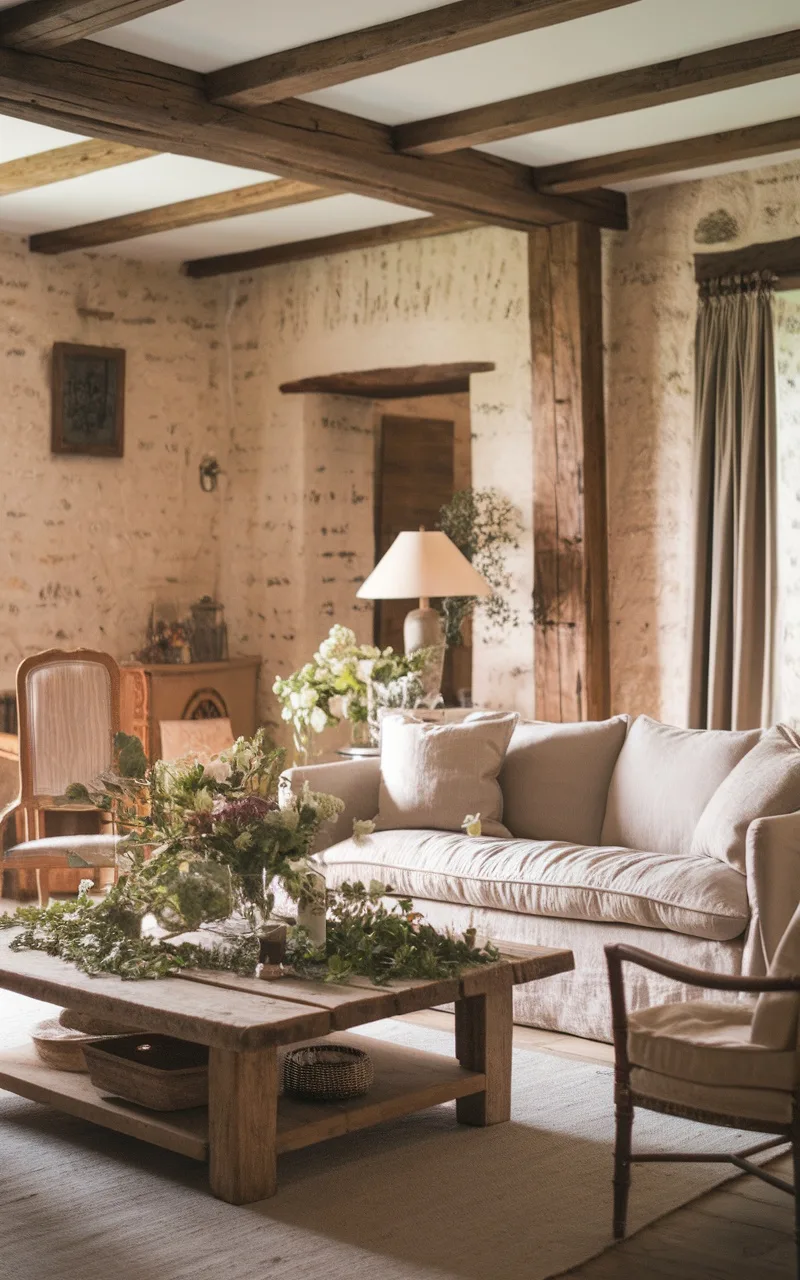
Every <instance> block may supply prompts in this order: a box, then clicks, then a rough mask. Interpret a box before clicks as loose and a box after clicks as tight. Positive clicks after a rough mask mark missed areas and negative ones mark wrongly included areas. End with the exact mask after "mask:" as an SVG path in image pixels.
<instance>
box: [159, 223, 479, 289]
mask: <svg viewBox="0 0 800 1280" xmlns="http://www.w3.org/2000/svg"><path fill="white" fill-rule="evenodd" d="M479 225H480V224H479V223H475V222H459V221H457V220H456V219H453V218H450V219H448V218H414V219H413V220H411V221H408V222H392V223H390V224H389V225H388V226H383V227H368V228H366V230H364V231H342V232H340V233H339V234H337V235H333V236H318V237H316V238H315V239H313V240H297V241H295V243H294V244H275V245H270V246H269V247H267V248H265V249H249V250H246V251H245V252H244V253H225V254H221V255H220V256H218V257H213V258H195V259H194V261H192V262H184V264H183V270H184V273H185V274H186V275H187V276H194V277H196V278H199V277H203V276H221V275H231V274H239V272H242V271H254V270H256V269H257V268H259V267H274V266H276V265H278V264H280V263H284V262H302V261H304V260H307V259H309V258H323V257H326V256H327V255H328V254H332V253H347V252H349V251H350V250H352V249H374V248H376V247H379V246H381V245H386V244H398V243H399V242H400V241H402V240H427V239H431V238H432V237H434V236H447V235H453V234H454V233H455V232H458V231H471V230H473V228H474V227H476V226H479Z"/></svg>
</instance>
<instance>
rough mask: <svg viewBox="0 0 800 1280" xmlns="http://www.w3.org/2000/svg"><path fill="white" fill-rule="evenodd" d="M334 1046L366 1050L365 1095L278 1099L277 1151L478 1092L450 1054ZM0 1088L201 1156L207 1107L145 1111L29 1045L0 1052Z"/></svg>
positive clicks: (473, 1076)
mask: <svg viewBox="0 0 800 1280" xmlns="http://www.w3.org/2000/svg"><path fill="white" fill-rule="evenodd" d="M326 1038H327V1039H331V1040H335V1041H336V1043H337V1044H352V1045H354V1046H355V1047H356V1048H359V1049H366V1050H367V1051H368V1053H369V1054H370V1056H371V1058H372V1060H373V1063H374V1066H375V1081H374V1084H373V1086H372V1088H371V1089H370V1091H369V1093H368V1094H366V1095H365V1096H364V1097H363V1098H353V1099H351V1100H350V1101H348V1102H340V1103H326V1102H303V1101H300V1100H298V1099H295V1098H287V1097H283V1096H282V1097H280V1098H279V1099H278V1128H277V1151H278V1154H279V1155H280V1154H282V1153H283V1152H285V1151H296V1150H298V1149H299V1148H300V1147H307V1146H311V1145H312V1144H313V1143H316V1142H323V1141H324V1140H325V1139H326V1138H337V1137H341V1136H342V1134H345V1133H353V1132H354V1131H355V1130H357V1129H364V1128H367V1127H368V1126H370V1125H374V1124H380V1123H381V1121H383V1120H393V1119H396V1118H397V1117H398V1116H403V1115H409V1114H410V1113H412V1112H414V1111H424V1110H425V1109H426V1108H427V1107H432V1106H436V1105H437V1104H438V1103H441V1102H452V1101H453V1100H454V1099H457V1098H466V1097H468V1096H470V1095H471V1094H475V1093H482V1092H483V1091H484V1090H485V1088H486V1076H485V1075H483V1074H482V1073H481V1072H478V1071H468V1070H466V1069H465V1068H464V1067H461V1066H459V1064H458V1061H457V1060H456V1059H455V1058H447V1057H444V1056H442V1055H441V1054H435V1053H426V1052H424V1051H422V1050H419V1049H408V1048H405V1047H403V1046H400V1045H394V1044H387V1043H386V1042H385V1041H382V1040H373V1039H370V1038H369V1037H367V1036H361V1035H344V1034H337V1035H334V1036H330V1037H320V1038H318V1039H316V1040H315V1041H314V1043H315V1044H317V1043H320V1040H324V1039H326ZM0 1089H7V1090H8V1091H9V1092H10V1093H16V1094H19V1095H21V1096H22V1097H23V1098H29V1099H30V1100H31V1101H32V1102H42V1103H45V1104H46V1105H48V1106H51V1107H55V1108H56V1109H57V1110H60V1111H65V1112H67V1113H68V1114H69V1115H73V1116H78V1117H80V1118H81V1119H82V1120H90V1121H92V1123H94V1124H99V1125H103V1126H104V1127H105V1128H106V1129H113V1130H115V1131H116V1132H117V1133H124V1134H127V1135H128V1136H129V1137H132V1138H139V1139H141V1140H142V1141H144V1142H149V1143H152V1144H153V1145H155V1146H157V1147H165V1148H166V1149H167V1150H168V1151H176V1152H178V1153H179V1154H180V1155H184V1156H189V1157H190V1158H191V1159H193V1160H207V1159H208V1156H209V1145H208V1112H207V1109H206V1108H205V1107H197V1108H194V1109H192V1110H190V1111H170V1112H158V1111H148V1110H146V1109H145V1108H144V1107H138V1106H135V1105H134V1104H133V1103H127V1102H123V1101H122V1100H121V1099H119V1098H107V1097H104V1096H103V1095H102V1094H101V1093H99V1092H98V1091H97V1089H95V1087H94V1085H93V1084H92V1083H91V1081H90V1080H89V1077H88V1075H81V1074H77V1073H73V1072H68V1071H55V1070H54V1069H53V1068H52V1067H47V1066H45V1064H44V1063H43V1062H42V1061H41V1060H40V1059H39V1058H38V1057H37V1055H36V1051H35V1050H34V1048H33V1047H32V1046H28V1045H25V1046H22V1047H21V1048H18V1049H10V1050H6V1051H4V1052H2V1053H0Z"/></svg>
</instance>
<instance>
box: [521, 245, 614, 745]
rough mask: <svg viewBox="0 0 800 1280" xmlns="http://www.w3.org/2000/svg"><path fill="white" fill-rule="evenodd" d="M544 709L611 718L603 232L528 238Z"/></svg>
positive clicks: (538, 655)
mask: <svg viewBox="0 0 800 1280" xmlns="http://www.w3.org/2000/svg"><path fill="white" fill-rule="evenodd" d="M529 241H530V318H531V345H532V364H533V432H534V469H535V471H534V515H533V539H534V628H535V649H536V652H535V669H536V716H537V719H539V720H593V719H601V718H602V717H604V716H607V715H608V714H609V706H610V691H609V657H608V533H607V524H606V463H605V415H604V406H603V333H602V277H601V258H600V230H599V228H598V227H592V226H589V225H587V224H586V223H561V224H558V225H556V226H551V227H541V228H538V229H537V230H535V231H532V232H531V233H530V237H529Z"/></svg>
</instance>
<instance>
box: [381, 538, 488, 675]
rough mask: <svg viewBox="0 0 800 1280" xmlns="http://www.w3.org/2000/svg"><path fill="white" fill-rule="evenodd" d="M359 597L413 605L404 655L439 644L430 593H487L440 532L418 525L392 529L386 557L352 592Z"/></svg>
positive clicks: (439, 630) (438, 619)
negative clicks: (415, 604)
mask: <svg viewBox="0 0 800 1280" xmlns="http://www.w3.org/2000/svg"><path fill="white" fill-rule="evenodd" d="M356 594H357V595H358V596H359V597H360V598H361V599H362V600H409V599H411V598H413V597H414V596H416V597H417V598H418V600H419V608H418V609H412V610H411V612H410V613H407V614H406V619H405V622H404V624H403V643H404V645H405V651H406V653H407V654H408V653H415V652H416V650H417V649H426V648H428V647H429V646H432V645H442V646H443V645H444V631H443V628H442V618H441V614H440V613H439V611H438V609H432V608H431V605H430V601H431V598H432V597H434V596H436V597H440V596H490V595H491V594H492V588H491V587H490V586H489V584H488V582H487V581H486V580H485V578H482V577H481V575H480V574H479V573H478V571H477V569H474V568H473V567H472V565H471V564H470V562H469V560H468V559H467V558H466V556H464V555H462V554H461V552H460V551H459V549H458V547H457V546H456V545H455V543H454V542H451V541H450V539H449V538H448V536H447V534H446V533H441V532H438V531H435V530H428V529H424V528H422V529H420V530H419V532H417V533H414V532H412V531H408V532H406V533H398V535H397V537H396V538H395V540H394V542H393V543H392V545H391V546H390V548H389V550H388V551H387V552H386V555H385V556H383V558H382V559H381V560H380V561H379V562H378V564H376V566H375V568H374V569H373V570H372V573H371V574H370V575H369V577H368V578H367V580H366V581H365V582H364V583H362V585H361V586H360V587H359V589H358V592H357V593H356Z"/></svg>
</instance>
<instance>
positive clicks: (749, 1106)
mask: <svg viewBox="0 0 800 1280" xmlns="http://www.w3.org/2000/svg"><path fill="white" fill-rule="evenodd" d="M631 1088H632V1089H633V1091H634V1093H640V1094H643V1095H644V1096H645V1097H647V1098H657V1099H658V1100H659V1101H660V1102H666V1103H668V1104H669V1103H672V1104H674V1105H676V1106H679V1107H691V1108H693V1109H694V1110H696V1111H710V1112H712V1113H714V1114H717V1115H723V1116H731V1117H735V1116H741V1117H742V1119H743V1120H760V1121H761V1123H762V1124H785V1125H788V1124H790V1123H791V1119H792V1095H791V1093H790V1092H789V1090H788V1089H787V1090H785V1091H782V1090H780V1089H739V1088H736V1087H735V1086H733V1085H718V1084H695V1082H694V1081H692V1080H678V1079H677V1078H676V1077H675V1076H663V1075H661V1074H660V1073H659V1072H658V1071H647V1070H646V1069H645V1068H644V1067H634V1068H633V1070H632V1071H631ZM731 1127H734V1126H733V1125H732V1126H731Z"/></svg>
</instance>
